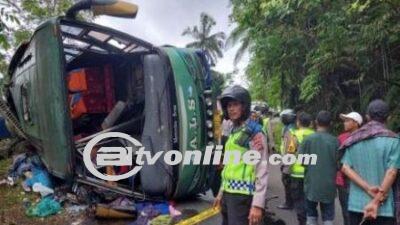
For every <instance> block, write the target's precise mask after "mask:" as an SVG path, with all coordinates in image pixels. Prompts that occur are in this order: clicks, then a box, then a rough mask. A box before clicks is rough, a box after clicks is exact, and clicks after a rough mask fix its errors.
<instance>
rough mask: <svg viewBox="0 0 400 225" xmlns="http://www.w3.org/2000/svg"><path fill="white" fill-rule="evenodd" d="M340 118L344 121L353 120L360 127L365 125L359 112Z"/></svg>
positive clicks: (342, 115)
mask: <svg viewBox="0 0 400 225" xmlns="http://www.w3.org/2000/svg"><path fill="white" fill-rule="evenodd" d="M340 118H341V119H342V120H344V119H352V120H354V121H356V122H357V123H358V125H360V126H361V125H362V123H363V118H362V116H361V115H360V114H359V113H358V112H351V113H349V114H340Z"/></svg>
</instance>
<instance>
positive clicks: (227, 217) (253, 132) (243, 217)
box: [214, 85, 268, 225]
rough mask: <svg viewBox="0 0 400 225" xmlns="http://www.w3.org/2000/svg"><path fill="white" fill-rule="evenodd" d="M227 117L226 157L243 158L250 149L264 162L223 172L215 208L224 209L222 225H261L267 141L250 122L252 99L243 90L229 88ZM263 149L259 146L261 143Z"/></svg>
mask: <svg viewBox="0 0 400 225" xmlns="http://www.w3.org/2000/svg"><path fill="white" fill-rule="evenodd" d="M220 101H221V106H222V110H223V111H224V116H226V117H227V118H228V119H230V120H231V121H232V123H233V127H232V130H231V133H230V135H229V137H228V140H227V141H226V144H225V153H226V152H228V151H240V152H241V155H243V154H244V153H245V152H246V151H248V150H250V149H254V150H258V151H259V152H260V155H261V161H260V162H258V163H257V164H256V165H251V164H246V163H244V162H243V160H242V159H240V162H239V163H237V162H236V163H232V162H228V163H227V164H226V165H224V169H223V171H222V175H221V176H222V185H221V189H220V192H219V194H218V196H217V198H216V201H215V203H214V206H217V207H218V206H220V207H221V214H222V224H223V225H244V224H246V225H247V224H250V225H257V224H260V223H261V221H262V217H263V212H264V207H265V197H266V192H267V180H268V168H267V164H266V163H263V162H262V161H267V159H268V158H267V157H268V156H267V154H268V153H267V152H268V149H267V148H268V147H267V143H266V142H267V141H266V138H265V136H264V134H263V132H262V127H261V125H260V124H258V123H257V122H254V121H252V120H250V119H249V117H250V104H251V98H250V94H249V92H248V91H247V90H246V89H244V88H243V87H241V86H238V85H235V86H231V87H228V88H226V89H225V90H224V91H223V93H222V95H221V97H220ZM260 139H261V140H262V141H261V143H262V144H261V145H259V144H258V145H257V144H256V143H254V142H255V140H257V141H256V142H257V143H260V141H259V140H260Z"/></svg>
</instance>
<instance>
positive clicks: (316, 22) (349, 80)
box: [231, 0, 400, 129]
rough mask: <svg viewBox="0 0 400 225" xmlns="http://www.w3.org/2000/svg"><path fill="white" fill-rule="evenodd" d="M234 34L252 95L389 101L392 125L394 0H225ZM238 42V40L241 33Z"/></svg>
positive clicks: (396, 68)
mask: <svg viewBox="0 0 400 225" xmlns="http://www.w3.org/2000/svg"><path fill="white" fill-rule="evenodd" d="M231 2H232V6H233V11H232V14H231V19H232V20H233V21H234V22H236V23H237V24H238V27H237V28H236V29H235V33H234V34H232V35H231V37H232V36H234V38H235V39H239V40H246V42H248V43H245V44H246V45H245V46H244V47H243V48H240V50H239V52H238V55H240V54H242V51H243V49H249V52H250V55H251V59H250V64H249V66H248V68H247V71H246V75H247V77H248V79H249V81H250V85H251V86H250V90H251V91H252V95H253V96H254V97H255V98H256V99H260V100H267V101H268V103H269V104H270V105H272V106H275V107H282V108H284V107H292V108H293V107H296V106H303V108H304V109H305V110H306V111H309V112H311V113H316V112H317V111H318V110H321V109H327V110H330V111H332V112H333V113H335V115H338V114H339V113H340V112H348V111H351V110H357V111H360V112H364V111H365V108H366V105H367V104H368V103H369V102H370V101H371V100H373V99H375V98H382V99H385V100H387V101H388V102H389V103H390V106H391V109H392V118H391V120H390V125H391V127H392V128H394V129H398V128H399V127H400V104H399V103H400V97H399V94H400V35H399V32H400V24H399V23H398V21H399V20H400V2H399V1H397V0H387V1H378V0H347V1H346V0H337V1H330V0H307V1H305V0H231ZM242 43H243V41H242Z"/></svg>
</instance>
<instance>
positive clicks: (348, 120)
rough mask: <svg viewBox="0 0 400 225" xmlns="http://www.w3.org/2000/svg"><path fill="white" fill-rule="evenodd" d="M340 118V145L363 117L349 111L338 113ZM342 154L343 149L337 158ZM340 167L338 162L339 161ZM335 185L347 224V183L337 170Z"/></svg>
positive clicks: (355, 128)
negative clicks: (342, 129)
mask: <svg viewBox="0 0 400 225" xmlns="http://www.w3.org/2000/svg"><path fill="white" fill-rule="evenodd" d="M340 118H341V119H342V120H343V127H344V133H342V134H340V135H339V137H338V140H339V145H342V144H343V143H344V141H345V140H346V139H347V138H348V137H349V136H350V134H351V133H353V132H355V131H356V130H358V129H359V128H360V127H361V125H362V123H363V118H362V116H361V115H360V114H359V113H358V112H351V113H348V114H340ZM342 156H343V151H339V154H338V159H339V160H340V158H341V157H342ZM339 167H340V163H339ZM336 187H337V190H338V196H339V202H340V206H341V208H342V216H343V224H344V225H349V224H350V221H349V213H348V211H347V201H348V199H349V185H348V182H347V180H346V177H345V175H344V174H343V173H342V172H341V171H340V170H339V171H338V172H337V174H336Z"/></svg>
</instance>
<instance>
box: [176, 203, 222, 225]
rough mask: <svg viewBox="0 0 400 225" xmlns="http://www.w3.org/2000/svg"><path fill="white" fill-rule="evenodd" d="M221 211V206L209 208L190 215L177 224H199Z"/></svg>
mask: <svg viewBox="0 0 400 225" xmlns="http://www.w3.org/2000/svg"><path fill="white" fill-rule="evenodd" d="M219 212H220V209H219V208H214V207H213V208H209V209H207V210H204V211H203V212H201V213H199V214H197V215H195V216H193V217H190V218H188V219H185V220H182V221H180V222H179V223H177V224H176V225H194V224H199V223H201V222H203V221H205V220H207V219H210V218H211V217H213V216H215V215H217V214H218V213H219Z"/></svg>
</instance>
